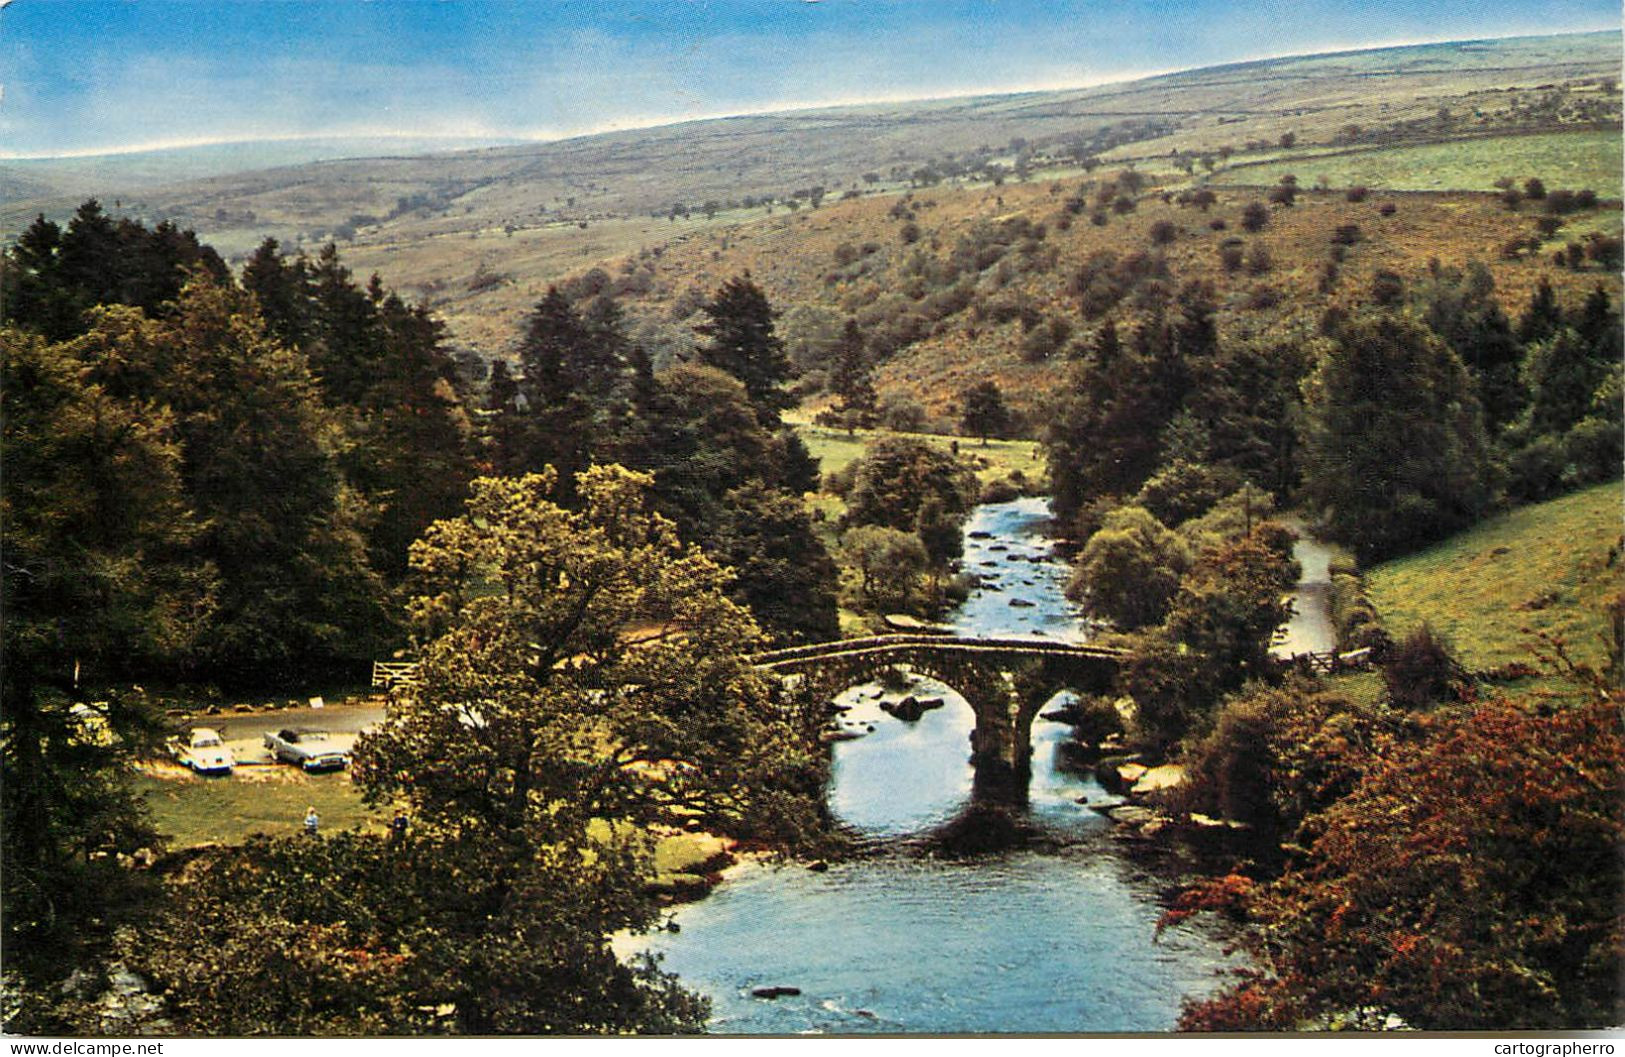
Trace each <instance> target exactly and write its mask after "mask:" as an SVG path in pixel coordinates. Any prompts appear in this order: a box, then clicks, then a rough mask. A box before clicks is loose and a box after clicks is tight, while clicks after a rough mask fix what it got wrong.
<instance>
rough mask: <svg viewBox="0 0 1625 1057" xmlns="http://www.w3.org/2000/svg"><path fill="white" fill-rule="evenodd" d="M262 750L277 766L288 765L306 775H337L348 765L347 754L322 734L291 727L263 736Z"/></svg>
mask: <svg viewBox="0 0 1625 1057" xmlns="http://www.w3.org/2000/svg"><path fill="white" fill-rule="evenodd" d="M265 747H266V748H267V749H270V750H271V755H272V756H273V757H275V758H276V760H277V762H278V763H291V764H294V765H296V766H299V767H303V768H304V769H305V770H307V771H337V770H340V769H342V768H345V767H348V766H349V765H350V753H349V750H347V749H344V748H342V747H340V746H339V745H338V743H337V742H335V741H334V740H333V735H331V734H329V733H328V732H327V731H325V730H315V729H312V728H310V727H291V728H289V729H287V730H279V731H277V732H276V733H275V734H267V735H265Z"/></svg>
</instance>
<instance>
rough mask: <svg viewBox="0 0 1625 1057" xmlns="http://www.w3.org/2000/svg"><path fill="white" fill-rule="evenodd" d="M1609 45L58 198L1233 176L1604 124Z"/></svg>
mask: <svg viewBox="0 0 1625 1057" xmlns="http://www.w3.org/2000/svg"><path fill="white" fill-rule="evenodd" d="M1618 52H1619V34H1618V33H1592V34H1581V35H1568V36H1558V37H1532V38H1514V39H1505V40H1491V41H1469V42H1459V43H1454V44H1432V45H1421V46H1414V47H1404V48H1385V49H1377V50H1371V51H1360V52H1348V53H1340V54H1330V55H1315V56H1300V57H1293V58H1286V59H1276V60H1269V61H1264V62H1255V63H1243V64H1236V65H1231V66H1221V67H1213V68H1209V69H1199V70H1192V71H1185V72H1182V73H1176V74H1170V75H1165V76H1161V77H1153V78H1147V79H1144V80H1140V81H1134V82H1128V83H1121V84H1112V85H1102V86H1097V87H1092V88H1084V89H1076V90H1067V91H1047V92H1030V93H1020V94H1014V95H999V96H985V97H975V98H963V99H949V100H936V101H925V102H912V103H889V104H874V105H866V106H847V107H832V108H826V109H821V110H805V111H796V112H789V113H778V114H764V115H753V116H743V117H735V118H726V119H718V120H707V121H695V122H688V123H683V124H676V125H670V126H664V127H657V128H649V129H638V130H629V131H621V132H612V133H606V134H601V135H595V136H585V137H580V138H576V139H570V140H564V141H559V142H552V143H542V144H529V145H523V146H514V147H502V148H496V149H490V150H480V151H467V152H461V153H457V154H453V155H442V156H434V157H421V156H419V157H413V156H404V155H402V154H401V153H400V150H399V149H396V150H394V151H391V152H390V155H389V156H384V157H370V158H361V159H352V160H348V161H323V162H317V163H313V164H295V165H286V164H285V165H284V166H283V167H280V168H273V169H265V170H263V171H258V172H253V173H239V174H233V175H228V176H218V177H213V178H209V179H198V180H192V181H190V182H186V183H180V184H174V185H171V186H167V187H162V188H151V187H148V186H145V185H146V184H148V183H150V181H149V180H146V179H138V178H135V177H134V176H132V178H130V179H128V180H126V181H124V182H123V183H122V184H121V182H120V180H119V178H118V176H117V174H116V173H115V172H113V171H111V170H107V171H104V172H102V173H100V174H99V175H98V177H97V179H98V181H99V184H100V185H99V186H97V187H94V188H76V189H75V191H74V193H75V194H78V193H86V191H88V190H94V191H95V192H96V193H98V194H99V195H100V196H101V197H102V198H103V199H105V200H109V201H111V200H115V199H117V200H121V201H123V203H124V204H125V206H126V207H127V208H128V209H129V210H130V211H131V212H133V213H135V214H138V215H141V216H144V217H145V218H146V219H148V220H156V219H160V218H169V219H173V220H175V221H176V222H178V223H180V224H181V225H182V226H190V227H195V228H196V229H197V230H198V231H199V233H200V234H202V235H204V236H205V237H206V238H207V240H208V241H210V242H211V243H213V244H215V245H217V246H221V247H222V248H223V249H225V250H228V251H231V252H243V251H246V249H247V248H249V247H251V246H252V244H253V243H254V242H255V241H257V239H258V238H259V237H260V236H262V235H264V234H274V235H276V236H277V237H278V238H279V239H281V240H283V241H284V242H287V243H295V242H297V241H298V240H299V239H301V238H303V239H304V240H305V241H306V242H312V243H315V242H319V241H320V240H322V239H324V238H326V237H328V236H330V235H332V234H334V233H335V232H338V233H339V234H340V235H346V234H350V233H351V232H352V230H353V233H354V236H355V238H356V240H357V242H358V244H360V245H378V246H382V245H386V244H399V243H400V242H402V241H414V240H424V239H432V238H436V237H440V236H446V235H458V236H462V237H468V236H470V235H478V234H480V233H483V232H489V231H493V230H495V231H498V232H501V231H504V230H506V229H513V230H515V231H541V230H545V229H547V228H548V227H549V225H556V224H569V225H575V224H578V223H580V222H582V221H586V222H588V223H589V224H593V223H598V222H600V221H604V220H609V219H615V218H621V219H624V218H629V217H634V216H648V215H650V214H651V213H657V214H660V215H662V216H664V215H669V214H670V213H671V211H672V207H673V206H674V205H681V206H683V207H685V208H689V209H692V210H693V211H695V212H696V213H700V212H703V206H704V205H705V203H707V202H708V201H709V202H714V203H716V204H717V205H718V206H720V207H724V208H726V207H727V206H728V205H729V203H733V204H735V205H736V206H739V205H744V206H747V207H748V206H750V204H751V203H754V202H760V201H761V200H763V199H764V198H766V199H778V200H781V201H783V200H788V199H790V198H791V197H793V196H795V195H796V194H797V192H801V197H800V199H799V201H800V202H802V203H806V202H808V201H811V200H812V199H813V198H815V197H816V196H815V195H812V194H809V193H808V192H811V191H812V189H814V188H823V189H824V190H825V191H826V192H827V193H828V194H829V195H830V196H832V197H833V196H835V195H837V194H840V193H843V192H845V191H848V190H861V191H875V190H886V189H895V188H897V187H900V186H906V185H908V184H910V183H921V182H931V181H936V180H948V181H953V180H961V181H964V180H969V181H973V182H975V181H985V180H987V179H989V178H991V177H993V176H994V175H996V174H997V173H1000V172H1002V173H1005V174H1011V173H1014V172H1015V171H1017V170H1018V169H1019V170H1020V171H1023V172H1030V173H1032V174H1034V175H1035V176H1039V177H1042V176H1045V175H1048V174H1049V173H1052V172H1055V171H1067V170H1070V169H1073V168H1075V167H1076V166H1077V165H1078V164H1079V162H1080V161H1082V160H1087V159H1093V158H1096V157H1099V158H1102V159H1104V160H1105V161H1106V162H1108V163H1113V164H1121V163H1124V162H1128V161H1140V162H1155V163H1156V164H1157V165H1159V166H1162V167H1178V166H1180V165H1185V166H1191V165H1193V164H1194V163H1196V162H1197V161H1199V160H1200V159H1201V157H1202V156H1204V155H1210V161H1212V163H1213V165H1214V168H1215V171H1216V175H1222V174H1223V173H1224V172H1225V171H1226V170H1227V169H1228V168H1229V166H1230V165H1232V164H1236V165H1240V164H1243V163H1246V162H1253V161H1260V160H1265V159H1271V158H1275V157H1278V156H1279V154H1280V143H1281V138H1282V136H1283V135H1290V136H1291V137H1292V138H1293V139H1294V141H1295V146H1294V149H1295V150H1298V151H1307V150H1324V149H1328V148H1334V147H1335V148H1337V149H1355V148H1371V147H1383V146H1391V145H1393V144H1395V143H1402V142H1403V143H1415V142H1436V141H1439V140H1447V139H1460V138H1464V137H1482V136H1485V135H1492V134H1495V135H1500V134H1510V133H1526V132H1531V131H1551V130H1552V129H1554V128H1565V129H1570V128H1577V129H1592V128H1597V127H1607V128H1614V127H1617V123H1618V117H1619V99H1618V95H1617V92H1616V91H1615V90H1614V89H1616V88H1617V79H1618V70H1619V57H1618ZM1604 87H1606V88H1607V89H1608V90H1606V91H1604V90H1602V89H1603V88H1604ZM288 149H289V151H290V152H291V151H294V150H296V148H295V147H294V146H290V147H289V148H288ZM297 158H298V156H297V155H296V154H290V155H289V157H288V158H287V160H289V161H292V160H295V159H297ZM299 160H303V159H299ZM20 190H22V191H23V192H24V196H23V197H20V198H19V197H14V196H11V195H7V196H6V198H5V200H4V201H3V202H0V230H5V231H16V230H17V229H18V228H20V227H21V225H22V224H25V223H26V222H27V220H28V218H30V217H31V216H32V215H33V214H34V213H35V212H38V211H41V210H43V211H46V212H47V213H61V212H62V211H64V210H66V209H70V208H71V207H72V204H73V203H72V202H71V201H67V200H65V199H63V198H60V197H58V198H51V197H49V196H47V197H40V196H38V195H36V194H31V193H28V192H29V191H30V190H33V191H37V190H38V187H35V188H33V189H29V188H21V189H20ZM679 211H680V210H679ZM748 211H749V210H748V209H747V212H748ZM735 219H737V218H735ZM447 278H449V276H448V277H447Z"/></svg>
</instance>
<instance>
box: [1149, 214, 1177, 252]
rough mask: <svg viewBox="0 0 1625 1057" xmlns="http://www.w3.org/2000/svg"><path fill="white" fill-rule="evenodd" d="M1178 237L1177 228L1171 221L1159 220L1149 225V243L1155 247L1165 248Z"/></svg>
mask: <svg viewBox="0 0 1625 1057" xmlns="http://www.w3.org/2000/svg"><path fill="white" fill-rule="evenodd" d="M1178 237H1179V228H1178V227H1176V226H1175V225H1174V222H1173V221H1171V220H1159V221H1157V222H1156V223H1155V224H1152V225H1151V241H1152V243H1153V244H1154V245H1157V246H1166V245H1168V244H1169V243H1170V242H1172V241H1174V239H1176V238H1178Z"/></svg>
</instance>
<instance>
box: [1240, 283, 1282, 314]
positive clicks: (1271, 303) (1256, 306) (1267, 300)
mask: <svg viewBox="0 0 1625 1057" xmlns="http://www.w3.org/2000/svg"><path fill="white" fill-rule="evenodd" d="M1281 297H1282V294H1281V291H1280V289H1279V288H1278V287H1274V286H1271V285H1270V284H1269V283H1259V284H1258V285H1257V286H1254V287H1253V288H1252V290H1251V291H1249V292H1248V294H1247V308H1248V309H1249V310H1251V311H1254V312H1262V311H1264V310H1265V309H1269V308H1274V307H1275V306H1276V305H1278V304H1280V303H1281Z"/></svg>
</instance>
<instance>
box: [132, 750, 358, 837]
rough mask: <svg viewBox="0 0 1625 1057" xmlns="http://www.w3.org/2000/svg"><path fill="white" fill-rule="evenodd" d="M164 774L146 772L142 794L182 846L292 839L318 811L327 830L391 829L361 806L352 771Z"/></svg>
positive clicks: (270, 769)
mask: <svg viewBox="0 0 1625 1057" xmlns="http://www.w3.org/2000/svg"><path fill="white" fill-rule="evenodd" d="M155 773H156V774H159V775H161V777H154V776H153V775H142V776H141V777H139V778H137V779H136V780H135V788H136V791H137V792H138V793H139V794H140V795H141V796H142V798H143V799H145V800H146V802H147V808H148V810H150V811H151V812H152V818H153V822H154V823H156V824H157V826H158V830H159V832H161V833H163V834H165V835H166V836H168V837H169V839H170V843H171V845H172V846H174V847H178V848H188V847H192V846H194V845H198V844H239V843H241V842H242V841H243V840H244V839H246V838H247V837H249V836H250V835H252V834H255V833H265V834H269V835H271V836H279V837H280V836H289V835H292V834H296V833H299V832H300V831H301V830H302V829H303V827H304V818H305V809H306V808H308V807H315V809H316V812H317V814H319V815H321V817H322V830H323V831H325V832H329V833H332V832H337V831H339V830H346V829H354V828H355V827H357V826H359V827H361V828H362V829H366V830H371V831H375V832H380V833H381V832H383V828H384V818H383V816H382V815H380V814H379V813H378V812H375V811H370V810H368V808H367V806H366V805H365V804H363V803H362V802H361V791H360V790H358V789H357V788H356V787H355V785H354V784H352V783H351V781H350V775H349V773H348V772H339V773H335V774H305V773H303V772H301V771H298V770H295V769H294V768H292V767H240V768H238V769H237V772H236V773H235V774H232V775H231V776H230V777H220V778H205V777H201V776H198V775H194V774H190V773H188V772H186V771H183V770H181V769H180V768H178V767H177V768H168V767H166V768H163V769H161V770H159V771H156V772H155Z"/></svg>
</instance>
